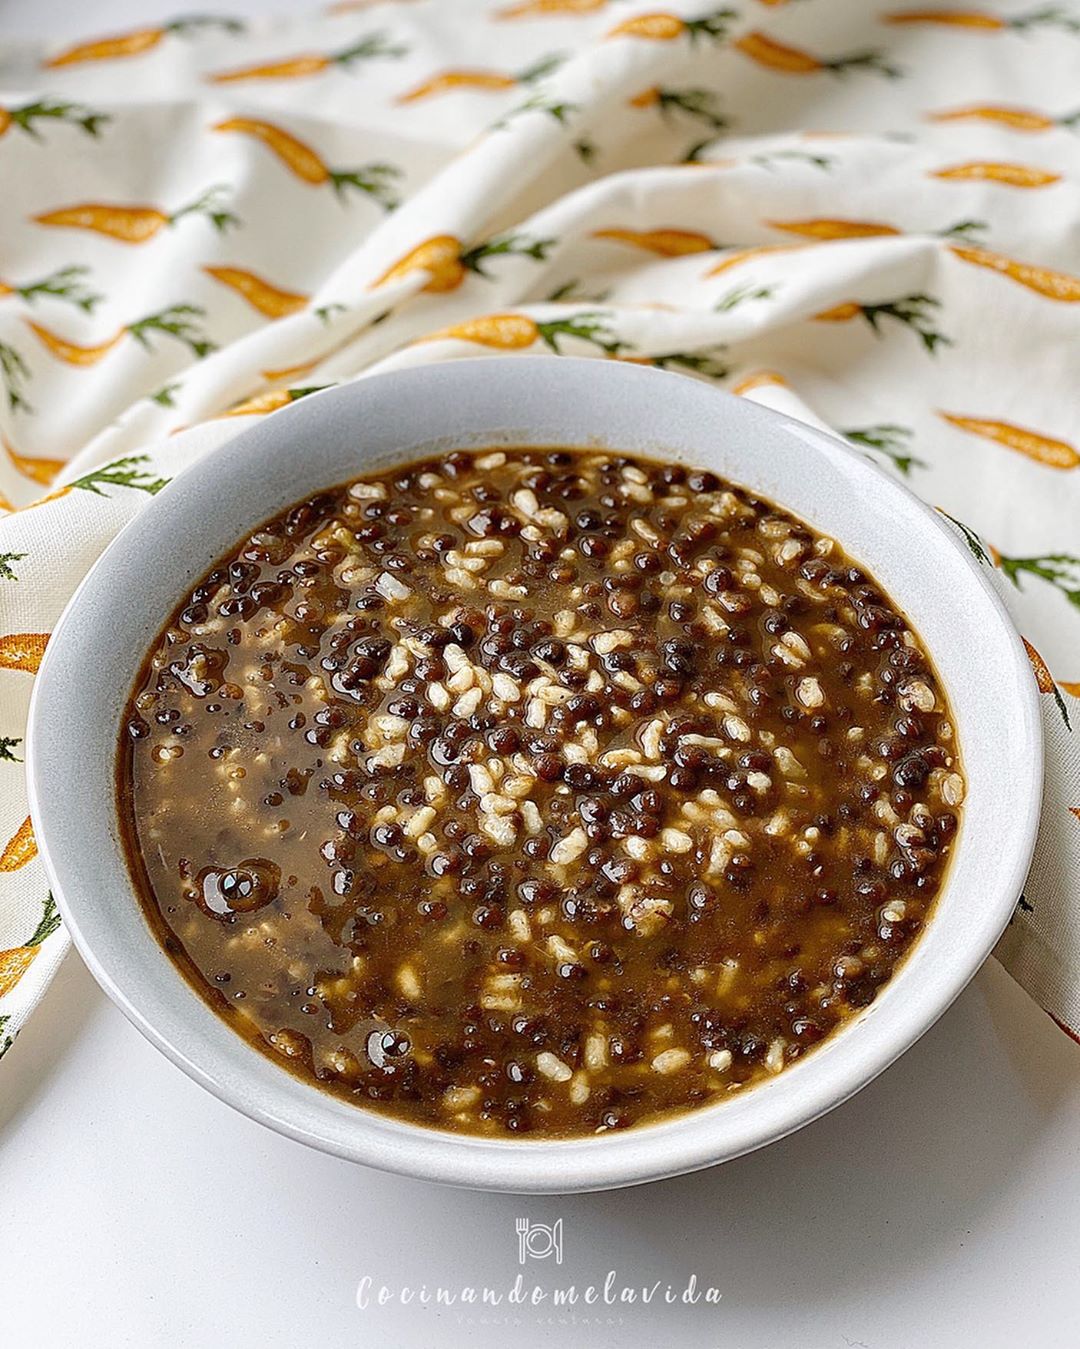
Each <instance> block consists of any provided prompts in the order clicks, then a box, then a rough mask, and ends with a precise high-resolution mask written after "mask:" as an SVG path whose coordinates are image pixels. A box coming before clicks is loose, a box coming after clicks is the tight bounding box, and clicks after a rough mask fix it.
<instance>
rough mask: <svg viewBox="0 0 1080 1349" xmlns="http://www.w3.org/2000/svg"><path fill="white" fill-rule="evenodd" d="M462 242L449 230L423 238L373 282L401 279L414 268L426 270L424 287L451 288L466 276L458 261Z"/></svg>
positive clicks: (414, 270)
mask: <svg viewBox="0 0 1080 1349" xmlns="http://www.w3.org/2000/svg"><path fill="white" fill-rule="evenodd" d="M463 247H464V245H463V244H462V243H461V240H460V239H455V238H454V236H453V235H452V234H437V235H435V236H434V238H431V239H425V240H424V242H423V243H421V244H417V245H416V247H415V248H412V249H410V250H409V252H408V253H406V254H405V256H404V257H402V258H399V259H398V261H397V262H395V263H394V264H393V266H392V267H388V268H387V270H386V271H385V272H383V274H382V276H380V277H379V279H378V280H377V281H376V282H375V285H376V286H384V285H387V284H388V283H389V282H391V281H400V280H401V279H402V278H403V277H406V276H410V275H411V274H412V273H413V272H427V273H428V281H427V284H426V285H425V286H424V287H423V289H424V290H427V291H434V292H440V291H446V290H454V289H455V287H457V286H460V285H461V283H462V281H463V280H464V279H465V268H464V267H463V266H462V264H461V254H462V250H463Z"/></svg>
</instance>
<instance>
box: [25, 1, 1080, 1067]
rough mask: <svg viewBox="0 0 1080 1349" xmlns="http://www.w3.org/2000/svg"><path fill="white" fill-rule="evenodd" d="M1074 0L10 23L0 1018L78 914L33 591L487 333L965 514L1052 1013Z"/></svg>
mask: <svg viewBox="0 0 1080 1349" xmlns="http://www.w3.org/2000/svg"><path fill="white" fill-rule="evenodd" d="M1078 63H1080V4H1078V3H1076V0H1058V2H1057V3H1054V4H1046V3H1042V0H1009V2H1008V3H999V0H986V2H985V3H979V4H977V5H973V6H968V7H961V8H957V7H955V6H952V7H946V6H944V5H942V4H940V3H935V4H933V5H931V6H930V7H927V8H914V7H905V6H904V5H903V4H902V3H898V0H732V3H731V4H719V3H716V0H662V3H659V4H658V3H656V2H655V0H652V3H650V0H382V2H380V0H340V2H339V3H336V4H332V5H331V6H329V7H328V8H325V9H323V10H321V11H314V10H313V11H311V12H310V13H304V14H296V13H295V12H294V13H293V14H291V15H290V16H289V17H288V18H282V19H281V20H277V21H269V22H257V23H247V22H241V21H239V20H236V19H232V18H229V17H227V16H222V15H215V14H200V15H197V16H190V17H180V18H177V19H175V20H172V21H170V22H168V23H164V24H161V25H158V26H148V27H143V28H135V29H132V30H129V31H126V32H118V33H117V32H113V33H104V34H90V35H88V36H86V37H85V38H82V37H78V36H76V35H73V36H72V37H71V39H70V40H67V41H64V42H61V43H59V44H57V45H54V46H49V47H37V46H23V47H16V48H10V49H8V50H7V51H6V52H4V53H3V54H2V57H0V173H2V174H3V181H4V183H5V187H6V190H5V191H4V192H3V193H0V238H2V239H3V240H4V247H3V251H2V254H0V1053H2V1052H3V1051H4V1050H5V1049H6V1048H7V1047H8V1046H9V1045H10V1044H11V1042H12V1040H13V1038H14V1036H15V1035H16V1034H17V1032H18V1030H19V1029H20V1027H21V1026H22V1025H23V1024H24V1022H25V1020H26V1017H27V1016H28V1015H29V1013H30V1012H31V1010H32V1009H33V1007H34V1005H35V1003H36V1002H37V1001H38V999H39V998H40V997H41V995H42V993H43V991H44V989H45V987H46V986H47V984H48V982H49V980H50V978H51V976H52V974H53V973H54V972H55V970H56V968H57V965H58V963H59V961H60V959H61V958H62V956H63V954H64V952H65V950H66V948H67V938H66V936H65V934H64V932H63V928H62V926H61V925H60V922H59V919H58V916H57V913H56V906H55V903H54V901H53V898H52V896H51V895H50V894H49V892H48V885H47V882H46V878H45V875H44V871H43V868H42V863H41V859H40V857H39V856H38V850H37V843H36V840H35V839H34V835H33V829H32V826H31V823H30V820H29V818H28V808H27V802H26V793H25V790H24V785H23V777H22V774H23V768H22V760H23V748H24V746H23V737H24V733H25V732H24V727H25V717H26V710H27V704H28V700H29V696H30V690H31V688H32V686H33V680H34V675H35V672H36V670H37V668H38V666H39V664H40V662H41V658H42V655H43V653H44V650H45V645H46V643H47V641H48V635H49V632H50V631H51V629H52V627H53V625H54V624H55V622H56V620H57V617H58V616H59V613H60V611H61V609H62V608H63V605H64V603H65V602H66V600H67V598H68V597H69V595H70V594H71V592H72V590H73V589H74V587H75V585H76V584H77V583H78V581H79V579H80V578H81V577H82V576H83V575H84V573H85V572H86V570H87V568H88V567H89V566H90V565H91V563H92V562H93V561H94V559H95V557H96V556H97V555H98V554H99V553H100V551H101V550H102V549H103V548H104V547H105V546H106V545H107V544H108V542H109V540H110V539H111V538H112V537H113V536H114V535H115V534H116V532H117V531H118V530H119V529H120V528H121V527H122V526H123V524H124V523H125V522H126V521H127V520H129V519H130V518H131V517H132V516H133V515H134V514H135V512H137V511H138V510H139V509H140V507H141V506H142V505H143V504H145V503H146V501H147V500H149V498H150V497H151V496H152V495H153V494H155V493H156V492H157V491H159V490H160V489H161V488H162V487H163V486H164V485H165V484H166V483H167V482H168V480H169V479H170V478H172V477H173V476H174V475H175V474H176V473H178V472H179V471H180V470H181V469H183V468H184V467H185V466H187V465H188V464H190V463H192V462H193V461H194V460H195V459H197V458H198V457H199V456H200V455H201V454H203V453H206V452H207V451H208V450H210V449H212V448H214V447H217V446H219V445H222V444H223V443H225V442H226V441H227V440H228V439H229V438H230V437H231V436H233V435H235V434H236V433H237V432H238V431H240V430H242V429H243V428H244V427H245V426H247V425H250V419H251V418H255V417H262V416H270V415H273V413H274V412H275V411H276V410H277V409H279V408H281V407H283V406H285V405H287V404H289V403H291V402H293V401H295V400H296V399H298V398H303V397H306V396H308V395H309V394H311V393H313V392H315V391H317V390H319V389H322V388H325V387H327V386H329V385H332V384H336V383H340V382H342V381H345V380H350V379H355V378H360V377H363V376H365V375H367V374H370V373H372V372H374V371H379V370H386V369H393V368H396V367H401V366H405V365H412V364H416V363H419V362H426V361H436V360H453V359H456V358H459V357H464V356H483V357H492V358H494V357H500V358H505V357H512V356H513V354H514V353H516V352H530V353H539V352H543V353H547V354H549V355H550V356H551V357H552V358H553V359H554V358H557V357H558V356H561V355H573V356H590V357H594V358H596V359H598V360H628V361H636V362H642V363H648V364H652V365H655V366H660V367H662V368H665V369H670V370H674V371H678V372H681V373H682V374H684V375H685V377H686V378H689V379H701V380H705V381H708V382H710V383H713V384H714V385H715V386H716V387H717V388H720V389H726V390H729V391H731V392H734V393H736V394H739V395H742V396H744V397H748V398H753V399H756V400H758V401H760V402H762V403H764V404H767V405H769V406H773V407H776V408H780V409H782V410H784V411H786V412H789V413H792V414H793V415H795V416H798V417H802V418H804V419H806V420H812V421H818V422H823V423H825V424H827V425H828V426H830V427H832V428H833V429H834V430H835V431H837V432H838V433H839V434H841V435H843V436H845V437H846V438H847V439H848V440H849V441H850V442H851V443H852V444H853V445H854V446H855V447H857V448H858V450H859V451H860V452H862V453H864V454H866V455H867V456H869V457H870V458H871V459H872V460H874V461H875V462H876V463H877V464H879V465H880V467H881V469H882V472H884V473H889V474H894V475H899V476H900V477H902V478H903V479H904V480H905V481H906V482H907V483H908V484H909V485H910V486H911V487H912V488H913V490H915V491H916V492H917V493H919V494H920V495H921V496H922V497H923V498H924V499H925V500H927V501H928V502H930V503H931V504H932V505H934V506H936V507H938V508H939V509H940V510H942V511H943V512H945V513H946V514H947V515H948V517H950V518H951V519H953V520H954V521H955V522H957V524H956V527H957V528H958V529H960V530H961V532H962V533H963V534H964V536H965V538H966V540H967V544H968V546H969V547H970V549H971V551H972V553H973V555H974V556H975V557H976V558H977V559H978V560H979V563H980V565H982V566H984V567H986V568H987V569H988V571H989V572H992V573H993V575H994V576H995V578H996V580H997V582H998V583H999V585H1000V587H1001V589H1002V592H1003V594H1004V596H1005V599H1006V602H1007V603H1008V605H1009V607H1010V610H1011V612H1012V613H1013V615H1014V617H1015V619H1016V623H1017V626H1018V628H1019V629H1020V631H1021V632H1022V634H1023V635H1024V638H1025V640H1026V643H1027V648H1028V652H1029V655H1030V658H1031V663H1032V675H1033V678H1034V679H1036V681H1037V685H1038V688H1039V689H1040V691H1041V694H1042V705H1043V712H1044V719H1045V727H1046V735H1047V747H1048V773H1047V787H1046V797H1045V801H1044V822H1043V828H1042V834H1041V837H1040V842H1039V848H1038V854H1037V858H1036V862H1035V865H1034V868H1033V870H1032V873H1031V877H1030V880H1029V884H1028V886H1027V889H1026V892H1025V894H1024V895H1023V896H1022V897H1018V908H1017V912H1016V916H1015V918H1014V920H1013V922H1012V924H1011V926H1010V928H1009V929H1008V931H1007V933H1006V935H1005V937H1004V938H1003V939H1002V942H1001V945H1000V947H999V949H998V955H999V958H1000V959H1002V960H1003V961H1004V963H1005V964H1006V965H1007V967H1008V968H1009V969H1010V970H1011V971H1012V972H1013V974H1014V975H1015V976H1016V978H1017V979H1019V980H1020V982H1021V983H1022V984H1023V985H1024V986H1025V987H1026V988H1027V989H1028V990H1029V992H1030V993H1031V995H1032V996H1033V997H1034V998H1035V999H1037V1000H1038V1001H1039V1003H1040V1004H1041V1005H1042V1006H1043V1007H1044V1008H1046V1010H1047V1011H1048V1012H1050V1013H1051V1014H1052V1015H1053V1016H1054V1017H1055V1018H1056V1019H1057V1020H1058V1021H1060V1022H1061V1023H1062V1024H1063V1025H1065V1026H1066V1027H1068V1028H1071V1029H1072V1030H1073V1031H1074V1032H1078V1031H1080V991H1078V988H1080V980H1078V973H1080V404H1078V403H1077V400H1076V396H1075V389H1076V384H1077V374H1078V373H1080V372H1078V367H1077V356H1076V352H1077V331H1078V329H1077V325H1078V320H1080V242H1078V241H1080V90H1078V88H1077V81H1076V78H1075V75H1076V70H1077V68H1078Z"/></svg>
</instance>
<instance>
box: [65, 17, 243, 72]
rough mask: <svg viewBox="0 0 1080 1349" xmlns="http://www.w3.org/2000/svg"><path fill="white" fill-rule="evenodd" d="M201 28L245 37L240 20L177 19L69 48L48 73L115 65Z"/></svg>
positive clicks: (212, 18) (209, 18)
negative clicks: (107, 63)
mask: <svg viewBox="0 0 1080 1349" xmlns="http://www.w3.org/2000/svg"><path fill="white" fill-rule="evenodd" d="M199 28H217V29H219V30H220V31H222V32H225V33H233V34H236V33H242V32H243V31H244V25H243V24H242V23H241V22H240V20H239V19H219V18H215V17H213V16H212V15H205V16H203V15H193V16H192V17H191V18H187V19H174V20H173V21H172V22H171V23H165V24H162V25H161V26H160V27H158V28H138V29H135V30H134V31H132V32H130V33H121V34H120V35H119V36H118V37H105V38H99V39H98V40H97V41H96V42H81V43H79V45H78V46H76V47H68V48H66V49H65V50H64V51H62V52H59V53H58V54H57V55H56V56H53V57H50V58H49V60H48V61H46V62H45V68H46V69H47V70H55V69H57V68H58V67H60V66H73V65H79V64H81V63H83V62H84V61H113V60H116V59H117V58H118V57H124V56H141V55H142V53H143V52H148V51H152V50H153V49H154V48H155V47H156V46H158V44H159V43H161V42H163V41H164V40H165V38H167V37H169V36H177V37H186V36H187V35H188V34H189V33H192V32H195V31H196V30H197V29H199Z"/></svg>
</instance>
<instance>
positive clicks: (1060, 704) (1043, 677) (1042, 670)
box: [1020, 637, 1072, 730]
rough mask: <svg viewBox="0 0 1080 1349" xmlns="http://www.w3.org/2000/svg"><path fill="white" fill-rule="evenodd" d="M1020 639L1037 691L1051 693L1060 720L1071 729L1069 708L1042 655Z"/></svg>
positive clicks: (1023, 638) (1022, 638)
mask: <svg viewBox="0 0 1080 1349" xmlns="http://www.w3.org/2000/svg"><path fill="white" fill-rule="evenodd" d="M1020 640H1021V641H1022V642H1023V644H1024V650H1025V651H1026V652H1027V658H1028V660H1029V661H1030V662H1031V668H1032V671H1033V672H1034V675H1035V684H1036V686H1037V688H1038V690H1039V692H1040V693H1049V694H1052V695H1053V698H1054V702H1055V703H1056V704H1057V709H1058V711H1059V712H1060V713H1061V717H1062V720H1063V721H1064V722H1065V725H1066V726H1068V727H1069V729H1070V730H1071V729H1072V723H1071V722H1070V720H1069V709H1068V708H1067V707H1066V706H1065V699H1064V698H1063V697H1062V696H1061V691H1060V690H1059V688H1058V686H1057V683H1056V681H1055V679H1054V676H1053V675H1052V674H1051V673H1050V670H1049V667H1048V666H1047V664H1046V661H1044V660H1043V658H1042V656H1040V655H1039V653H1038V652H1037V651H1036V650H1035V648H1034V647H1033V646H1032V645H1031V643H1030V642H1029V641H1028V639H1027V638H1026V637H1021V638H1020Z"/></svg>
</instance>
